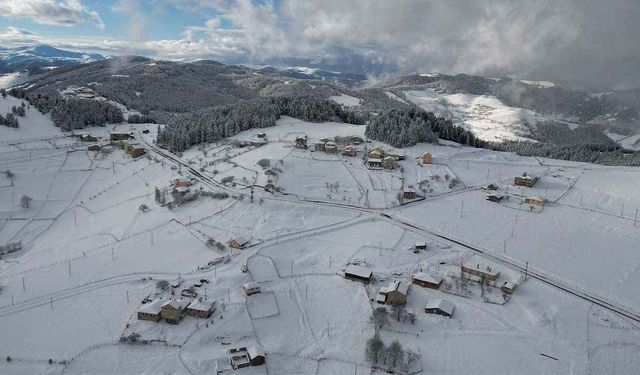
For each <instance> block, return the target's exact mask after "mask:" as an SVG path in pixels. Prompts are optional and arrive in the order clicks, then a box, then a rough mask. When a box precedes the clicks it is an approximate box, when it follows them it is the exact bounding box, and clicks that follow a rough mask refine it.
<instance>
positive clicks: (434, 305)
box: [424, 298, 456, 315]
mask: <svg viewBox="0 0 640 375" xmlns="http://www.w3.org/2000/svg"><path fill="white" fill-rule="evenodd" d="M424 308H425V309H438V310H440V311H442V312H445V313H447V314H449V315H451V314H453V309H455V308H456V306H455V305H454V304H453V303H451V302H449V301H447V300H445V299H442V298H436V299H432V300H429V301H427V304H426V306H425V307H424Z"/></svg>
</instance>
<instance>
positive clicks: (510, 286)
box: [500, 281, 518, 294]
mask: <svg viewBox="0 0 640 375" xmlns="http://www.w3.org/2000/svg"><path fill="white" fill-rule="evenodd" d="M517 288H518V285H517V284H514V283H512V282H511V281H505V282H503V283H502V285H500V290H501V291H502V292H503V293H505V294H513V292H515V291H516V289H517Z"/></svg>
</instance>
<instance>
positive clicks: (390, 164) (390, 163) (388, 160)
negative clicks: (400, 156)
mask: <svg viewBox="0 0 640 375" xmlns="http://www.w3.org/2000/svg"><path fill="white" fill-rule="evenodd" d="M382 167H383V168H385V169H395V168H396V159H394V158H392V157H391V156H386V157H385V158H384V159H382Z"/></svg>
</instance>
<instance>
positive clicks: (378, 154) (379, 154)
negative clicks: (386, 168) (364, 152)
mask: <svg viewBox="0 0 640 375" xmlns="http://www.w3.org/2000/svg"><path fill="white" fill-rule="evenodd" d="M383 157H384V150H383V149H381V148H380V147H375V148H373V149H371V151H369V159H380V160H382V158H383Z"/></svg>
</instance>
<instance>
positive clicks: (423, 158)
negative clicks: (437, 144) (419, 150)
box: [420, 152, 433, 164]
mask: <svg viewBox="0 0 640 375" xmlns="http://www.w3.org/2000/svg"><path fill="white" fill-rule="evenodd" d="M420 162H421V163H422V164H431V163H433V156H431V154H430V153H428V152H425V153H424V154H422V155H420Z"/></svg>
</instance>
